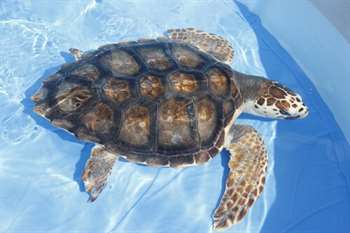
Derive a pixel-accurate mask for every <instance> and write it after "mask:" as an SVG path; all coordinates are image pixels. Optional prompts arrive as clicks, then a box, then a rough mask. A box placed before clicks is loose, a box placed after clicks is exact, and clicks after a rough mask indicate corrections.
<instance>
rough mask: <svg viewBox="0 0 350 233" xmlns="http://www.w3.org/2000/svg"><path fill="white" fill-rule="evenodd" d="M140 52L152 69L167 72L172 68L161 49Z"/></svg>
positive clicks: (141, 50) (147, 49) (142, 49)
mask: <svg viewBox="0 0 350 233" xmlns="http://www.w3.org/2000/svg"><path fill="white" fill-rule="evenodd" d="M139 52H140V54H141V56H142V57H143V59H144V61H145V62H146V64H147V65H148V66H149V67H150V68H152V69H157V70H166V69H169V68H170V67H171V63H170V61H169V59H168V57H167V56H166V55H165V53H164V51H163V50H162V49H160V48H141V49H139Z"/></svg>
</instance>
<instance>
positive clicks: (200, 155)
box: [194, 151, 210, 164]
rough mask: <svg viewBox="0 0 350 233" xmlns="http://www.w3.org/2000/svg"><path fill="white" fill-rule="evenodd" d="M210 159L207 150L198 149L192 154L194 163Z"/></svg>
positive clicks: (201, 162)
mask: <svg viewBox="0 0 350 233" xmlns="http://www.w3.org/2000/svg"><path fill="white" fill-rule="evenodd" d="M209 159H210V155H209V153H208V151H200V152H198V154H196V155H195V156H194V161H195V162H196V164H203V163H205V162H207V161H208V160H209Z"/></svg>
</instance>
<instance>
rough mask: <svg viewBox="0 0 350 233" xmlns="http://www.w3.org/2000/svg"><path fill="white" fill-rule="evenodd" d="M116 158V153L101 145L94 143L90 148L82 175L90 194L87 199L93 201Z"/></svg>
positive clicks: (103, 185) (103, 184)
mask: <svg viewBox="0 0 350 233" xmlns="http://www.w3.org/2000/svg"><path fill="white" fill-rule="evenodd" d="M117 158H118V156H117V155H115V154H112V153H110V152H108V151H107V150H105V149H104V147H103V146H101V145H96V146H95V147H94V148H93V149H92V150H91V154H90V158H89V160H88V161H87V163H86V165H85V168H84V172H83V175H82V180H83V182H84V186H85V189H86V191H87V192H88V193H89V194H90V198H89V201H91V202H93V201H95V200H96V198H97V197H98V195H99V194H100V193H101V192H102V190H103V189H104V187H105V186H106V183H107V179H108V177H109V175H110V174H111V172H112V168H113V166H114V164H115V161H116V159H117Z"/></svg>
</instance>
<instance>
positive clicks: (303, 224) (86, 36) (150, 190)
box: [0, 0, 350, 233]
mask: <svg viewBox="0 0 350 233" xmlns="http://www.w3.org/2000/svg"><path fill="white" fill-rule="evenodd" d="M181 27H195V28H198V29H202V30H205V31H208V32H213V33H217V34H219V35H222V36H224V37H225V38H227V39H228V40H229V41H230V42H231V43H232V45H233V48H234V49H235V57H234V61H233V63H232V67H233V68H234V69H236V70H239V71H241V72H245V73H250V74H256V75H263V76H267V77H268V78H270V79H275V80H278V81H280V82H282V83H283V84H285V85H287V86H288V87H290V88H291V89H293V90H295V91H297V92H298V93H300V94H301V95H302V96H303V98H304V99H305V102H306V104H307V105H308V106H309V109H310V115H309V117H307V118H306V119H303V120H295V121H285V120H282V121H277V120H268V119H262V118H258V117H252V116H249V115H242V116H241V117H240V119H239V120H238V121H239V123H244V124H250V125H252V126H254V127H255V128H256V129H257V130H258V131H259V132H260V133H261V134H262V136H263V138H264V141H265V143H266V144H267V146H268V152H269V170H268V177H267V183H266V186H265V191H264V192H263V195H262V196H261V197H260V198H259V200H258V201H257V202H256V204H255V205H254V206H253V208H251V210H250V212H249V214H248V216H247V217H246V218H245V219H244V220H243V221H242V222H241V223H240V224H237V225H235V226H233V227H232V228H230V229H229V230H227V232H306V231H308V232H334V230H335V229H337V230H338V231H339V232H346V229H350V222H349V221H348V220H349V217H350V186H349V181H350V159H349V156H350V146H349V144H348V143H347V142H346V140H345V138H344V136H343V134H342V132H341V130H340V129H339V127H338V126H337V124H336V122H335V120H334V118H333V116H332V113H331V112H330V111H329V109H328V107H327V106H326V105H325V103H324V102H323V101H322V99H321V97H320V96H319V94H318V92H317V90H316V89H315V88H314V86H313V85H312V83H311V82H310V81H309V79H308V77H307V76H306V75H305V74H304V72H303V71H302V70H301V69H300V67H299V66H298V65H297V63H296V62H295V61H294V60H293V58H292V57H291V56H290V55H289V54H288V53H287V52H286V51H285V50H284V49H283V48H282V47H281V46H280V45H279V44H278V42H277V41H276V39H275V38H274V37H273V35H271V34H270V33H269V32H268V31H267V30H266V29H265V28H264V27H263V25H262V24H261V22H260V20H259V18H258V17H257V16H256V15H254V14H253V13H252V12H250V11H249V10H248V8H246V6H245V5H244V4H241V3H239V2H234V1H228V0H223V1H222V0H221V1H219V0H207V1H204V0H203V1H202V0H195V1H186V0H167V1H159V0H147V1H146V0H133V1H132V0H111V1H107V0H106V1H104V0H99V1H97V0H75V1H62V0H52V1H46V0H36V1H30V0H24V1H22V0H16V1H14V0H2V1H1V2H0V47H1V49H0V106H1V108H0V113H1V114H0V184H1V188H0V232H7V233H10V232H94V233H95V232H157V233H158V232H164V233H172V232H201V233H202V232H211V231H212V230H211V223H212V218H211V217H212V214H213V210H214V209H215V207H216V206H217V205H218V201H219V198H220V196H221V195H222V192H223V185H224V177H225V174H226V172H227V167H226V162H227V154H226V153H221V154H220V155H219V156H216V157H215V158H214V159H213V160H211V161H210V162H209V163H207V164H205V165H203V166H200V167H190V168H186V169H179V170H177V169H167V168H157V169H156V168H149V167H145V166H140V165H136V164H132V163H127V162H125V161H119V162H117V164H116V166H115V169H114V170H113V173H112V175H111V177H110V179H109V183H108V186H107V187H106V188H105V190H104V191H103V192H102V194H101V195H100V197H99V198H98V199H97V201H95V202H94V203H89V202H87V199H88V195H87V193H86V192H85V191H84V188H83V185H82V181H81V179H80V176H81V173H82V169H83V167H84V164H85V162H86V160H87V159H88V155H89V151H90V149H91V147H92V145H91V144H86V143H83V142H81V141H79V140H77V139H75V138H74V137H73V136H71V135H69V134H67V133H66V132H64V131H63V130H60V129H57V128H54V127H52V126H51V125H50V124H49V123H48V122H47V121H46V120H44V119H42V118H40V117H39V116H37V115H36V114H34V113H33V112H32V108H33V103H32V102H31V100H30V96H31V95H32V94H33V93H34V92H35V91H36V90H37V89H38V88H39V87H40V83H41V81H42V80H44V79H45V78H47V77H48V75H50V74H52V73H54V72H55V71H57V70H58V68H59V66H60V65H62V64H63V63H65V62H72V57H71V56H70V55H69V54H68V52H67V51H68V49H69V48H71V47H78V48H80V49H82V50H89V49H95V48H97V47H98V46H100V45H103V44H105V43H111V42H116V41H121V40H123V41H125V40H132V39H137V38H141V37H143V38H145V37H147V38H153V37H157V36H161V35H162V33H163V32H164V31H165V30H166V29H169V28H181Z"/></svg>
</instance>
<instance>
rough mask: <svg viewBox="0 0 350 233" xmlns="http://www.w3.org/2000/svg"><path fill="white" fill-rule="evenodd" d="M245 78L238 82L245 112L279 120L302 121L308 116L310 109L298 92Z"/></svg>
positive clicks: (260, 78) (264, 81)
mask: <svg viewBox="0 0 350 233" xmlns="http://www.w3.org/2000/svg"><path fill="white" fill-rule="evenodd" d="M244 76H245V77H241V78H240V79H241V80H238V84H239V85H240V89H241V93H242V96H243V99H244V106H243V111H244V112H247V113H251V114H254V115H258V116H263V117H269V118H277V119H300V118H304V117H306V116H307V115H308V113H309V110H308V107H307V106H306V105H305V104H304V102H303V100H302V98H301V96H300V95H299V94H297V93H296V92H294V91H292V90H290V89H289V88H287V87H285V86H283V85H281V84H279V83H278V82H276V81H271V80H267V79H265V78H262V77H257V76H249V75H244Z"/></svg>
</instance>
